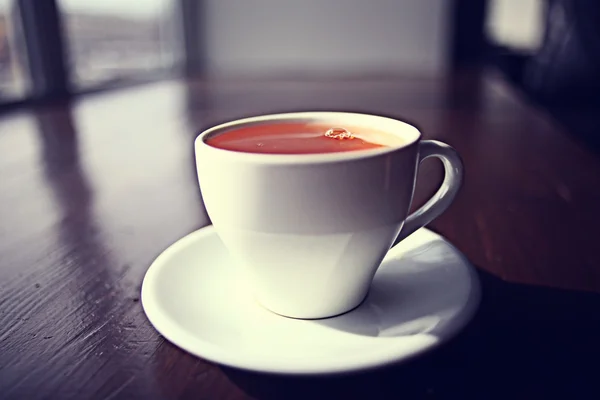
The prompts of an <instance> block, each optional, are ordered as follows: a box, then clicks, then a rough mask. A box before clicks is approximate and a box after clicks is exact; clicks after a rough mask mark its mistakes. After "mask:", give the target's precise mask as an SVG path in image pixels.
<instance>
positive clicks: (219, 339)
mask: <svg viewBox="0 0 600 400" xmlns="http://www.w3.org/2000/svg"><path fill="white" fill-rule="evenodd" d="M236 268H237V265H235V264H233V263H232V262H231V260H230V258H229V255H228V253H227V251H226V250H225V248H224V246H223V244H222V243H221V241H220V239H219V237H218V236H217V235H216V233H215V231H214V229H213V227H212V226H208V227H205V228H202V229H200V230H198V231H196V232H193V233H191V234H189V235H188V236H186V237H184V238H182V239H181V240H179V241H177V242H176V243H175V244H173V245H172V246H170V247H169V248H168V249H167V250H165V251H164V252H163V253H162V254H161V255H160V256H159V257H158V258H157V259H156V260H155V261H154V263H153V264H152V265H151V266H150V268H149V269H148V272H147V273H146V276H145V278H144V282H143V285H142V296H141V299H142V304H143V307H144V311H145V312H146V315H147V316H148V319H149V320H150V322H151V323H152V325H154V327H155V328H156V329H157V330H158V331H159V332H160V333H161V334H162V335H163V336H164V337H165V338H167V339H168V340H169V341H171V342H173V343H174V344H175V345H177V346H179V347H181V348H182V349H184V350H187V351H188V352H190V353H192V354H194V355H196V356H198V357H202V358H205V359H207V360H210V361H213V362H216V363H220V364H225V365H229V366H232V367H237V368H242V369H248V370H254V371H262V372H272V373H284V374H323V373H338V372H347V371H355V370H362V369H367V368H371V367H376V366H381V365H386V364H390V363H395V362H399V361H403V360H406V359H408V358H410V357H412V356H415V355H417V354H420V353H423V352H425V351H427V350H431V349H433V348H435V347H436V346H438V345H439V344H441V343H442V342H444V341H446V340H448V339H449V338H451V337H452V336H453V335H455V334H456V333H457V332H458V331H459V330H460V329H461V328H463V327H464V326H465V324H466V323H467V322H468V321H469V320H470V318H471V317H472V316H473V314H474V312H475V310H476V308H477V305H478V303H479V283H478V280H477V277H476V275H475V272H474V270H473V268H472V267H471V265H470V264H469V262H468V261H467V260H466V259H465V257H464V256H463V255H462V254H461V253H460V252H459V251H458V250H457V249H455V248H454V247H453V246H452V245H451V244H449V243H448V242H447V241H445V239H444V238H442V237H440V236H439V235H437V234H435V233H433V232H431V231H429V230H426V229H421V230H419V231H417V232H415V233H414V234H412V235H411V236H410V237H408V238H407V239H405V240H404V241H403V242H401V243H400V244H399V245H398V246H396V247H394V248H393V249H392V250H390V252H389V253H388V255H387V256H386V258H385V260H384V262H383V264H382V265H381V267H380V268H379V270H378V271H377V274H376V275H375V279H374V281H373V285H372V287H371V291H370V293H369V295H368V296H367V298H366V300H365V301H364V302H363V304H362V305H361V306H359V307H358V308H356V309H355V310H353V311H351V312H349V313H347V314H344V315H341V316H338V317H334V318H329V319H323V320H297V319H290V318H285V317H281V316H278V315H275V314H273V313H271V312H270V311H267V310H266V309H264V308H262V307H261V306H259V305H258V304H257V303H256V302H255V301H254V300H253V298H252V296H251V294H250V293H249V292H248V290H247V289H246V288H245V286H244V283H243V282H240V280H239V279H237V277H238V276H240V275H241V274H238V273H237V271H236Z"/></svg>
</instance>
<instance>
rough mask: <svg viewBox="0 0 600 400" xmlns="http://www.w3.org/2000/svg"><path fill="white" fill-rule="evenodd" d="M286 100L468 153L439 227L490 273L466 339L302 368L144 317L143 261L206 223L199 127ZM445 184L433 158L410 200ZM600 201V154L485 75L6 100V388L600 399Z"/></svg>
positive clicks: (0, 286)
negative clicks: (362, 364) (271, 369)
mask: <svg viewBox="0 0 600 400" xmlns="http://www.w3.org/2000/svg"><path fill="white" fill-rule="evenodd" d="M293 110H350V111H361V112H367V113H377V114H384V115H390V116H397V117H401V118H404V119H407V120H409V121H413V122H414V123H416V124H417V125H418V126H419V127H420V128H422V130H423V131H424V132H425V137H426V138H437V139H440V140H443V141H446V142H448V143H450V144H452V145H453V146H455V148H456V149H457V150H458V151H459V152H460V153H461V154H462V156H463V158H464V162H465V166H466V176H465V184H464V187H463V189H462V191H461V193H460V194H459V196H458V198H457V200H456V202H455V203H454V205H453V206H452V207H451V209H450V210H448V212H446V213H445V214H444V215H443V216H442V217H441V218H439V219H438V220H437V221H435V222H434V223H433V224H432V228H433V229H434V230H436V231H437V232H439V233H441V234H443V235H444V236H446V237H447V238H448V239H450V240H451V241H452V242H453V243H455V244H456V246H457V247H458V248H459V249H460V250H462V251H463V252H464V253H465V254H466V255H467V256H468V257H469V259H470V260H471V261H472V262H473V263H474V264H475V265H477V266H478V269H479V271H480V274H481V278H482V280H483V291H484V292H483V294H484V297H483V303H482V306H481V309H480V311H479V313H478V315H477V316H476V318H475V320H474V322H473V323H472V324H471V325H470V326H469V327H468V328H467V329H466V331H465V332H464V333H463V334H461V335H460V336H459V337H458V338H457V339H456V340H454V341H453V342H451V343H449V344H447V345H446V346H444V347H443V348H442V349H440V350H438V351H436V352H434V353H432V354H430V355H428V356H425V357H423V358H419V359H418V360H415V361H413V362H410V363H409V364H406V365H400V366H397V367H393V368H387V369H384V370H377V371H372V372H368V373H362V374H357V375H352V376H340V377H333V378H331V377H330V378H317V379H312V378H311V379H301V378H292V377H283V376H268V375H261V374H255V373H250V372H244V371H237V370H233V369H231V368H224V367H220V366H217V365H213V364H211V363H208V362H205V361H203V360H200V359H197V358H194V357H192V356H190V355H188V354H187V353H185V352H183V351H181V350H179V349H178V348H176V347H174V346H173V345H171V344H170V343H168V342H166V341H165V340H164V339H163V338H162V337H161V336H160V335H159V334H158V333H157V332H156V331H155V330H154V329H153V328H152V327H151V326H150V324H149V323H148V321H147V319H146V317H145V315H144V313H143V311H142V307H141V304H140V302H139V293H140V285H141V282H142V278H143V276H144V273H145V271H146V269H147V268H148V266H149V265H150V263H151V262H152V260H153V259H154V257H156V256H157V255H158V254H159V253H160V252H161V251H162V250H163V249H164V248H165V247H167V246H168V245H169V244H170V243H172V242H174V241H175V240H177V239H178V238H180V237H181V236H183V235H185V234H187V233H189V232H192V231H193V230H195V229H198V228H200V227H202V226H204V225H206V224H207V223H208V219H207V216H206V214H205V211H204V209H203V206H202V201H201V198H200V193H199V189H198V187H197V182H196V175H195V166H194V155H193V149H192V142H193V140H194V138H195V136H196V133H197V132H198V131H199V130H201V129H204V128H206V127H208V126H211V125H214V124H216V123H218V122H222V121H226V120H232V119H236V118H239V117H243V116H250V115H256V114H263V113H271V112H283V111H293ZM440 181H441V167H440V166H439V165H438V164H437V163H436V162H426V163H425V164H424V165H423V166H422V168H421V171H420V173H419V184H418V190H417V201H416V204H415V206H417V205H419V204H421V203H422V202H423V200H424V199H426V198H427V197H428V196H429V195H430V194H431V193H432V192H433V191H434V189H435V188H436V186H437V185H438V184H439V182H440ZM599 206H600V161H599V159H598V158H596V156H595V155H594V154H592V153H591V152H590V151H588V150H587V149H586V148H584V147H582V146H581V145H580V144H578V142H576V141H574V140H573V139H572V137H571V136H570V135H568V134H567V133H566V132H565V131H563V130H562V129H561V127H560V126H558V125H557V124H556V123H555V122H553V119H552V116H551V115H547V114H545V113H544V112H543V111H540V110H536V109H534V108H533V107H532V106H530V105H528V104H526V102H525V101H524V100H523V99H522V98H520V96H519V94H518V93H516V92H515V91H513V90H512V89H510V88H509V87H508V86H507V85H505V84H504V83H503V82H502V80H501V79H499V78H498V77H496V76H494V75H493V74H491V73H485V74H483V75H481V76H479V75H477V74H470V75H469V74H465V75H460V76H455V77H452V78H446V79H443V78H436V79H429V78H412V79H408V78H400V77H398V78H378V79H340V80H335V81H333V80H327V79H314V80H309V79H299V80H243V79H238V80H235V79H233V80H229V81H206V80H193V81H173V82H162V83H156V84H152V85H148V86H141V87H136V88H128V89H123V90H119V91H114V92H107V93H103V94H96V95H92V96H89V97H83V98H81V99H80V100H77V101H74V102H73V103H71V104H56V105H52V106H44V107H41V106H40V107H38V108H35V109H22V110H17V111H14V112H11V113H5V114H3V115H1V116H0V398H2V399H30V400H34V399H88V398H98V399H155V398H156V399H221V398H223V399H246V398H260V399H263V398H277V399H286V398H307V399H315V398H338V397H340V398H346V399H347V398H365V399H366V398H382V397H389V398H395V399H397V398H453V399H455V398H474V399H489V398H495V397H499V398H505V399H508V398H522V397H525V396H531V397H533V396H538V397H539V398H545V397H546V396H549V395H557V393H559V392H560V391H562V390H564V391H565V393H568V394H569V398H583V397H578V396H577V395H576V394H581V393H585V394H588V395H589V398H593V397H596V398H597V395H598V392H599V391H600V389H599V388H598V386H597V377H598V373H599V372H600V367H598V364H597V362H598V357H599V356H600V295H598V294H596V293H594V291H595V292H598V291H600V251H599V249H600V243H599V240H598V239H599V238H600V236H599V235H598V232H597V229H598V227H600V209H599ZM592 392H593V394H595V396H592V395H591V394H592ZM586 398H588V397H586Z"/></svg>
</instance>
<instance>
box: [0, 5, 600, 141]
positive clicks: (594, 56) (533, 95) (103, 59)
mask: <svg viewBox="0 0 600 400" xmlns="http://www.w3.org/2000/svg"><path fill="white" fill-rule="evenodd" d="M597 21H600V5H598V2H597V1H595V0H476V1H468V0H372V1H369V2H366V1H357V0H352V1H348V0H304V1H301V2H281V1H277V0H252V1H242V0H136V1H121V0H41V1H37V0H0V110H2V109H7V108H10V107H11V106H14V105H20V104H23V103H29V102H35V101H44V100H48V99H50V100H53V99H56V98H60V97H65V96H67V97H69V96H77V95H81V94H85V93H88V92H93V91H97V90H106V89H111V88H118V87H122V86H129V85H132V84H137V83H143V82H149V81H156V80H158V79H165V78H173V77H180V76H184V75H187V76H193V77H197V76H202V77H207V76H208V77H219V78H225V79H227V78H228V77H234V76H238V77H239V76H243V77H269V78H272V77H303V76H311V77H314V76H325V77H335V78H345V77H365V76H368V77H377V76H390V75H391V76H398V75H406V76H411V77H418V76H420V75H422V76H429V77H430V76H436V75H439V76H443V75H445V74H447V73H449V72H453V71H455V70H456V69H457V68H459V69H462V70H465V69H466V70H469V69H470V68H472V67H480V66H485V67H486V68H492V69H494V70H496V71H499V72H500V73H501V74H503V75H504V76H505V77H506V79H507V80H508V81H510V82H511V83H512V84H514V86H515V87H516V88H517V89H518V90H520V91H522V93H523V94H524V95H525V97H526V98H528V99H529V100H531V101H533V102H535V103H536V104H538V105H541V106H543V107H547V108H549V109H551V110H552V112H553V113H555V114H556V115H557V117H558V118H559V119H561V120H562V122H563V123H565V124H567V125H569V128H570V129H569V130H571V131H574V132H579V133H580V134H581V136H582V137H585V138H587V139H589V141H590V143H591V144H594V145H596V146H597V144H598V143H597V141H596V139H595V137H596V136H598V135H596V134H595V125H596V122H600V121H597V119H596V118H597V117H596V115H595V114H596V113H595V111H589V112H588V111H586V110H588V109H591V110H595V108H596V107H597V106H598V104H600V101H599V96H598V93H600V92H599V89H600V83H599V82H600V79H598V75H599V73H598V71H600V68H598V67H600V44H598V43H600V41H599V40H598V39H600V34H599V33H598V32H600V30H599V29H598V28H596V22H597ZM573 110H576V112H575V114H573V113H574V111H573Z"/></svg>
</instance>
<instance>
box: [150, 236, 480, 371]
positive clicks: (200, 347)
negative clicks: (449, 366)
mask: <svg viewBox="0 0 600 400" xmlns="http://www.w3.org/2000/svg"><path fill="white" fill-rule="evenodd" d="M419 231H426V232H427V233H428V234H431V235H433V236H435V237H436V238H437V239H441V240H442V241H443V242H444V244H446V245H447V246H449V247H450V248H451V250H452V251H453V252H454V253H455V254H456V255H457V256H458V257H459V258H460V259H461V261H462V264H463V265H464V267H465V268H466V269H467V270H468V276H469V278H470V283H471V285H470V293H469V296H468V299H467V301H466V304H465V306H464V307H463V308H462V310H461V311H460V313H459V314H458V315H457V316H455V317H454V320H455V321H454V324H453V325H452V326H451V327H450V328H449V329H448V330H447V331H445V333H444V335H443V336H436V337H435V339H436V340H435V342H433V343H431V344H428V345H425V346H422V347H421V348H419V349H417V350H415V351H413V352H411V353H410V354H402V355H399V354H398V353H388V354H386V356H383V357H379V358H376V359H374V360H368V361H365V362H357V363H352V364H350V365H343V366H342V365H340V366H331V365H325V366H321V365H319V364H313V365H311V366H309V367H307V366H306V365H304V366H301V367H298V366H294V365H286V366H282V365H276V366H275V365H269V363H264V362H263V363H261V362H256V361H255V360H249V359H248V358H244V357H238V356H236V355H232V353H231V352H228V351H226V350H223V347H222V346H218V345H215V344H212V343H210V342H207V341H205V340H203V339H201V338H198V337H197V336H195V335H191V334H189V333H188V332H186V331H185V330H184V329H181V328H179V327H178V326H174V325H173V324H172V322H171V319H170V318H168V317H167V316H165V315H164V314H165V313H164V312H161V309H162V306H161V305H160V302H159V301H158V300H157V299H156V298H155V296H152V295H150V294H149V293H148V292H149V291H150V289H149V288H154V287H156V283H155V282H156V279H157V275H158V273H159V272H160V267H161V266H162V265H163V264H165V260H168V258H169V257H170V255H171V254H174V253H176V252H178V251H180V249H183V248H185V247H187V246H188V242H192V241H196V240H198V239H199V238H202V237H207V236H210V235H216V234H217V233H216V232H215V229H214V227H213V226H212V225H206V226H204V227H202V228H200V229H197V230H195V231H193V232H190V233H189V234H187V235H185V236H183V237H182V238H180V239H178V240H176V241H175V242H174V243H172V244H171V245H169V246H168V247H167V248H166V249H164V250H163V251H162V252H161V253H160V254H159V255H158V256H157V257H156V258H155V259H154V261H153V262H152V263H151V264H150V267H149V268H148V270H147V271H146V273H145V275H144V278H143V281H142V287H141V293H140V302H141V305H142V309H143V311H144V313H145V314H146V317H147V319H148V321H149V322H150V324H151V325H152V327H153V328H154V329H155V330H156V331H157V332H158V333H159V334H160V335H161V336H163V337H164V338H165V339H167V340H168V341H169V342H171V343H172V344H173V345H175V346H176V347H179V348H180V349H182V350H184V351H185V352H187V353H189V354H191V355H193V356H195V357H198V358H200V359H203V360H206V361H209V362H213V363H216V364H217V365H223V366H227V367H231V368H236V369H241V370H247V371H254V372H260V373H268V374H275V375H304V376H309V375H339V374H347V373H355V372H363V371H369V370H375V369H379V368H385V367H388V366H391V365H400V364H403V363H406V362H409V361H411V360H413V359H414V358H416V357H418V356H421V355H423V354H426V353H428V352H431V351H434V350H435V349H437V348H439V347H440V346H442V345H444V344H445V343H447V342H448V341H450V340H452V339H453V338H455V337H456V336H457V335H458V334H459V333H460V332H461V331H463V330H464V329H465V328H466V327H467V325H468V324H469V323H470V322H471V321H472V320H473V317H474V316H475V314H476V312H477V310H478V308H479V305H480V302H481V283H480V281H479V277H478V275H477V273H476V270H475V267H474V266H473V264H472V263H471V262H470V261H469V260H468V259H467V257H466V256H465V255H464V254H463V253H462V252H461V251H460V250H458V249H457V248H456V247H455V246H454V245H453V244H452V243H450V242H449V241H448V240H447V239H446V238H444V237H443V236H441V235H440V234H438V233H436V232H434V231H432V230H430V229H427V228H420V229H419V230H417V231H416V232H415V233H417V232H419ZM413 234H414V233H413ZM200 240H202V239H200ZM394 247H395V246H394ZM394 247H392V248H391V249H390V250H389V251H390V252H391V251H394ZM367 297H368V294H367ZM365 298H366V297H365ZM361 304H362V303H361ZM257 306H258V307H261V306H260V305H259V304H258V303H257ZM267 311H268V310H267ZM269 312H271V311H269ZM349 312H352V310H351V311H349ZM275 315H277V314H275ZM278 317H280V318H284V317H282V316H279V315H278ZM333 318H334V317H333ZM165 326H170V329H161V328H159V327H165Z"/></svg>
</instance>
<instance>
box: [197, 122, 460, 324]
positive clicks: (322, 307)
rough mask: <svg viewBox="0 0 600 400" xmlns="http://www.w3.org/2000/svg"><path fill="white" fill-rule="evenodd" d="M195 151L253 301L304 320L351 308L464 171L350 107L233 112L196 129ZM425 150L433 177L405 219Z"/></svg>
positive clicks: (411, 136)
mask: <svg viewBox="0 0 600 400" xmlns="http://www.w3.org/2000/svg"><path fill="white" fill-rule="evenodd" d="M195 152H196V166H197V171H198V180H199V182H200V190H201V193H202V198H203V200H204V205H205V207H206V211H207V213H208V215H209V217H210V219H211V221H212V224H213V225H214V228H215V230H216V232H217V233H218V235H219V237H220V238H221V240H222V242H223V243H224V245H225V247H226V248H227V249H228V251H229V252H230V253H231V256H232V257H233V258H234V259H235V260H237V262H238V264H239V266H240V267H241V273H243V274H244V275H245V277H244V279H247V282H248V284H249V286H250V288H251V290H252V292H253V293H254V296H255V298H256V300H257V301H258V302H259V303H260V304H261V305H262V306H264V307H265V308H267V309H269V310H271V311H273V312H275V313H277V314H280V315H283V316H287V317H293V318H303V319H317V318H326V317H331V316H335V315H338V314H342V313H345V312H347V311H350V310H352V309H353V308H355V307H357V306H358V305H359V304H360V303H361V302H362V301H363V299H364V298H365V297H366V295H367V293H368V291H369V286H370V284H371V281H372V279H373V276H374V275H375V272H376V271H377V268H378V266H379V265H380V263H381V262H382V260H383V258H384V256H385V255H386V253H387V252H388V250H389V249H390V247H391V246H393V245H394V244H395V243H398V242H399V241H401V240H402V239H404V238H406V237H407V236H408V235H410V234H411V233H413V232H414V231H416V230H417V229H419V228H421V227H423V226H425V225H426V224H428V223H429V222H431V221H432V220H433V219H434V218H436V217H438V216H439V215H440V214H441V213H442V212H443V211H444V210H446V208H447V207H448V206H449V205H450V203H451V202H452V200H453V199H454V197H455V195H456V193H457V192H458V190H459V187H460V186H461V182H462V175H463V166H462V162H461V160H460V157H459V155H458V154H457V152H456V151H455V150H454V149H452V148H451V147H450V146H448V145H446V144H444V143H441V142H438V141H433V140H421V133H420V131H419V130H418V129H417V128H416V127H414V126H412V125H410V124H407V123H405V122H402V121H399V120H395V119H392V118H387V117H382V116H375V115H365V114H356V113H343V112H301V113H287V114H275V115H265V116H259V117H254V118H246V119H241V120H238V121H233V122H229V123H225V124H222V125H219V126H216V127H213V128H210V129H208V130H206V131H204V132H202V133H201V134H200V135H199V136H198V137H197V138H196V141H195ZM429 157H437V158H439V159H440V160H441V161H442V163H443V165H444V168H445V177H444V180H443V182H442V184H441V187H440V188H439V190H438V191H437V193H435V194H434V195H433V197H432V198H431V199H430V200H429V201H427V203H425V205H423V206H422V207H421V208H420V209H418V210H417V211H415V212H414V213H412V214H411V215H408V212H409V209H410V205H411V201H412V198H413V193H414V189H415V183H416V176H417V170H418V167H419V163H420V162H421V161H423V160H424V159H426V158H429Z"/></svg>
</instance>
